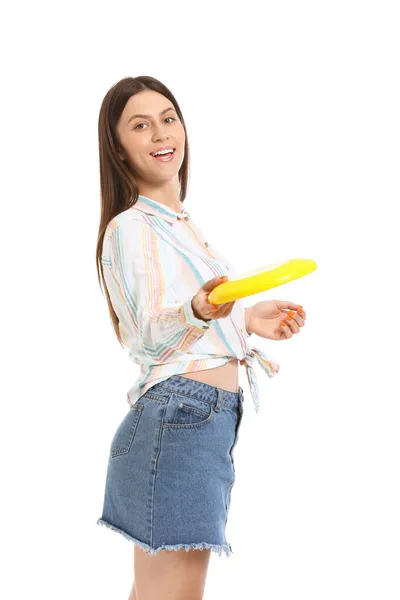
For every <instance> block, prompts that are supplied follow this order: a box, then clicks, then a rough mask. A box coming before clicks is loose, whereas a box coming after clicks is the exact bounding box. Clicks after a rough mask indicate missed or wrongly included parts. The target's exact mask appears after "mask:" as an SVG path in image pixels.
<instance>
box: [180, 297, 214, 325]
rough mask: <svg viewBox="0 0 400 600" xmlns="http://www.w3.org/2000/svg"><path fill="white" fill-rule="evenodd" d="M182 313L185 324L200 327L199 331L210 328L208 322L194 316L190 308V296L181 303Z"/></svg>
mask: <svg viewBox="0 0 400 600" xmlns="http://www.w3.org/2000/svg"><path fill="white" fill-rule="evenodd" d="M182 314H183V319H184V322H185V324H186V325H188V326H189V327H196V328H197V329H201V331H206V330H207V329H210V325H209V323H206V322H205V321H203V320H202V319H198V318H197V317H195V316H194V313H193V308H192V298H189V299H188V300H186V302H184V304H183V305H182ZM210 322H211V321H210Z"/></svg>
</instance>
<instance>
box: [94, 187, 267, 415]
mask: <svg viewBox="0 0 400 600" xmlns="http://www.w3.org/2000/svg"><path fill="white" fill-rule="evenodd" d="M180 204H181V212H179V213H176V212H174V211H173V210H171V209H170V208H169V207H168V206H165V205H164V204H161V203H160V202H157V201H156V200H152V199H151V198H147V197H146V196H142V195H139V197H138V199H137V202H136V204H135V205H134V206H132V207H131V208H129V209H127V210H125V211H123V212H122V213H120V214H119V215H117V216H116V217H114V218H113V219H112V220H111V221H110V223H109V224H108V226H107V229H106V232H105V236H104V241H103V248H102V256H101V262H102V265H103V273H104V279H105V282H106V285H107V289H108V292H109V295H110V299H111V302H112V305H113V308H114V310H115V312H116V314H117V316H118V319H119V330H120V333H121V337H122V340H123V343H124V346H125V347H126V348H127V349H128V350H129V358H130V359H131V360H132V361H133V362H135V363H137V364H138V365H140V374H139V378H138V380H137V381H136V382H135V383H134V385H133V386H132V387H131V388H130V389H129V390H128V393H127V400H128V403H129V404H131V405H132V404H134V403H135V402H136V401H137V400H138V399H139V398H140V397H141V396H142V395H143V394H144V393H145V392H146V391H147V390H148V389H149V388H150V387H152V386H153V385H155V384H156V383H159V382H160V381H163V380H165V379H168V377H170V376H171V375H176V374H182V375H184V374H185V373H191V372H194V371H201V370H204V369H212V368H215V367H219V366H221V365H223V364H225V363H227V362H228V361H230V360H232V359H234V358H237V359H238V360H239V361H240V364H242V365H243V364H244V365H245V366H246V373H247V379H248V382H249V387H250V392H251V395H252V398H253V401H254V405H255V410H256V412H258V410H259V394H258V384H257V378H256V374H255V371H254V362H255V359H257V361H258V363H259V364H260V366H261V367H262V369H263V370H264V371H265V372H266V373H267V375H268V376H269V377H273V376H274V375H276V374H277V373H278V371H279V364H278V363H276V362H274V361H272V360H270V359H269V358H268V357H267V356H266V355H265V354H264V352H263V351H262V350H260V349H259V348H255V347H251V348H250V347H249V345H248V343H247V338H248V337H249V335H250V334H249V333H247V331H246V328H245V312H244V305H243V302H242V300H241V299H239V300H236V302H235V304H234V305H233V309H232V312H231V314H230V315H229V316H228V317H224V318H221V319H213V320H211V321H209V322H205V321H203V320H201V319H197V318H196V317H195V316H194V314H193V310H192V306H191V301H192V298H193V296H194V295H195V294H196V293H197V292H198V291H199V289H200V287H201V286H202V285H203V284H204V283H205V282H206V281H208V280H209V279H212V278H213V277H216V276H221V275H228V278H229V279H234V278H235V275H236V269H235V267H234V265H233V264H232V263H230V262H229V261H228V260H227V259H226V257H225V256H223V254H222V253H221V252H219V251H218V250H217V249H216V247H215V246H214V245H213V244H212V245H210V244H209V243H207V242H206V241H205V238H204V235H203V233H202V232H201V231H200V229H199V228H198V227H197V226H196V225H195V224H194V223H193V220H192V218H191V216H190V214H189V212H188V211H187V210H186V208H185V207H184V203H182V202H181V203H180Z"/></svg>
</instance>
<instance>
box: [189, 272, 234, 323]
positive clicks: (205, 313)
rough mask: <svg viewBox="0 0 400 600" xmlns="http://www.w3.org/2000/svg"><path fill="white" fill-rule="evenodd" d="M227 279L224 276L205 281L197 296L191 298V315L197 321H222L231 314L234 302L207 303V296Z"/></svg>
mask: <svg viewBox="0 0 400 600" xmlns="http://www.w3.org/2000/svg"><path fill="white" fill-rule="evenodd" d="M227 279H228V276H227V275H224V276H223V277H213V278H212V279H209V280H208V281H206V282H205V283H204V284H203V285H202V286H201V288H200V289H199V291H198V292H197V294H196V295H195V296H193V298H192V309H193V314H194V316H195V317H196V318H197V319H202V320H203V321H211V320H212V319H222V318H224V317H227V316H229V315H230V314H231V312H232V310H233V305H234V304H235V301H233V302H225V303H224V304H217V305H215V304H212V303H211V302H209V301H208V296H209V294H210V293H211V291H212V290H213V289H214V288H215V287H217V286H218V285H221V283H224V282H225V281H227Z"/></svg>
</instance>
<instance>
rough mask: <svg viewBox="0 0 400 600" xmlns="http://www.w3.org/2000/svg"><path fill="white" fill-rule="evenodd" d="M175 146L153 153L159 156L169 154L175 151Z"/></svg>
mask: <svg viewBox="0 0 400 600" xmlns="http://www.w3.org/2000/svg"><path fill="white" fill-rule="evenodd" d="M173 151H174V150H173V148H171V149H170V150H160V152H155V153H154V154H153V156H158V155H159V154H168V152H173Z"/></svg>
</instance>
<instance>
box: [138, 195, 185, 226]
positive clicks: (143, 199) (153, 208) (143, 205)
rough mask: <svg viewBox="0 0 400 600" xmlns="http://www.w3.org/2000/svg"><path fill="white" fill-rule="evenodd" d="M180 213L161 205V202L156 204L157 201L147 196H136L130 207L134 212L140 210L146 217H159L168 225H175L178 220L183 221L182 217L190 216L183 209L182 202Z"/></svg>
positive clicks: (181, 203)
mask: <svg viewBox="0 0 400 600" xmlns="http://www.w3.org/2000/svg"><path fill="white" fill-rule="evenodd" d="M180 205H181V209H182V210H181V212H175V211H174V210H172V209H171V208H169V207H168V206H165V204H161V202H157V200H152V199H151V198H148V197H147V196H142V195H141V194H139V195H138V199H137V201H136V203H135V204H134V205H133V206H132V208H135V209H136V210H141V211H142V212H145V213H147V214H148V215H155V216H156V217H161V218H163V219H165V220H166V221H168V223H175V222H176V221H178V220H179V219H183V218H184V217H186V216H187V217H190V214H189V213H188V211H187V210H186V208H184V206H183V202H180Z"/></svg>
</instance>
